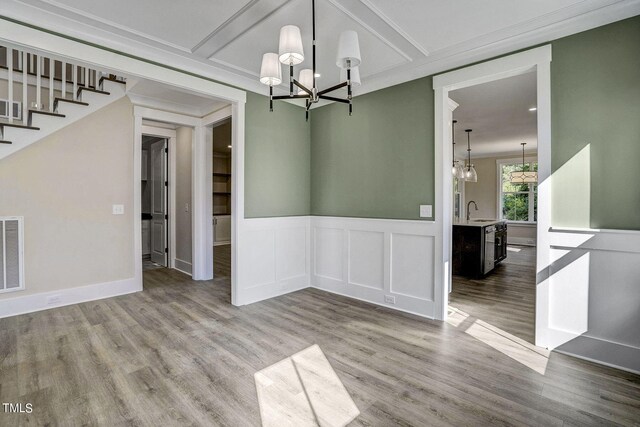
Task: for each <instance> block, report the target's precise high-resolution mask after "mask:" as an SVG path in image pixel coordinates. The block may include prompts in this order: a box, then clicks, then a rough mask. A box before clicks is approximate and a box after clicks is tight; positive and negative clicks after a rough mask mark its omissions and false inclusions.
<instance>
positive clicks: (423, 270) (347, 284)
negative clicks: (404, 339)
mask: <svg viewBox="0 0 640 427" xmlns="http://www.w3.org/2000/svg"><path fill="white" fill-rule="evenodd" d="M310 225H311V286H313V287H315V288H318V289H322V290H325V291H329V292H333V293H337V294H340V295H345V296H348V297H352V298H356V299H360V300H363V301H368V302H371V303H374V304H378V305H383V306H386V307H389V308H393V309H396V310H401V311H406V312H409V313H414V314H418V315H421V316H425V317H430V318H433V317H434V313H435V312H434V304H435V303H434V249H435V248H434V244H435V241H436V239H435V236H436V234H435V233H436V226H435V223H433V222H431V221H405V220H391V219H366V218H339V217H319V216H318V217H311V224H310ZM385 296H387V297H393V298H395V304H393V303H390V302H386V301H385Z"/></svg>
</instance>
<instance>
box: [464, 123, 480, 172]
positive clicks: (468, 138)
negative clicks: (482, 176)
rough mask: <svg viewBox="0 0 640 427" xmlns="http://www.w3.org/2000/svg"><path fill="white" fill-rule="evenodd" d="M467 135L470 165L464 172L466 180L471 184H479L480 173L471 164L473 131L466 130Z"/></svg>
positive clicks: (468, 164)
mask: <svg viewBox="0 0 640 427" xmlns="http://www.w3.org/2000/svg"><path fill="white" fill-rule="evenodd" d="M464 131H465V132H466V133H467V155H468V163H467V168H466V170H465V171H464V180H465V181H469V182H478V173H477V172H476V168H474V167H473V165H472V164H471V136H470V135H471V129H465V130H464Z"/></svg>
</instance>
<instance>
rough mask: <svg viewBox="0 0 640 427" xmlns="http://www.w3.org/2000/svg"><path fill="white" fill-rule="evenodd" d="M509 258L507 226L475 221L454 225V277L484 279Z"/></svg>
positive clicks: (503, 221) (493, 220)
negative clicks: (483, 277)
mask: <svg viewBox="0 0 640 427" xmlns="http://www.w3.org/2000/svg"><path fill="white" fill-rule="evenodd" d="M506 257H507V222H506V221H505V220H499V219H474V220H466V221H464V220H463V221H458V222H454V223H453V253H452V261H451V262H452V269H453V274H456V275H460V276H467V277H482V276H485V275H487V274H489V273H490V272H491V271H492V270H493V269H494V268H495V266H496V265H498V264H499V263H500V262H501V261H502V260H504V259H505V258H506Z"/></svg>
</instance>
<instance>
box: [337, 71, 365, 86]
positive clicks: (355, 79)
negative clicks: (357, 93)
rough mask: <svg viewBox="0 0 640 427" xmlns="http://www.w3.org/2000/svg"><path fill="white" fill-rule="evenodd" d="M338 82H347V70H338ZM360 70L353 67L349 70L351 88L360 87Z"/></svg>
mask: <svg viewBox="0 0 640 427" xmlns="http://www.w3.org/2000/svg"><path fill="white" fill-rule="evenodd" d="M340 81H341V82H346V81H347V70H345V69H344V68H341V69H340ZM360 84H361V83H360V68H358V67H353V68H351V86H360Z"/></svg>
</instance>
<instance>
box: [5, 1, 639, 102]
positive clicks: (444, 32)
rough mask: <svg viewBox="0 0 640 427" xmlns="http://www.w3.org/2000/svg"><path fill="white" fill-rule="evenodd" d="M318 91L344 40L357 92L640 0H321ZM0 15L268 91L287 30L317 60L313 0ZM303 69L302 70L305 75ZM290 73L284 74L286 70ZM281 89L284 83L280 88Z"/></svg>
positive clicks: (90, 6)
mask: <svg viewBox="0 0 640 427" xmlns="http://www.w3.org/2000/svg"><path fill="white" fill-rule="evenodd" d="M316 3H317V5H316V7H317V22H318V26H317V38H318V42H317V49H318V72H319V73H321V75H322V76H321V77H320V79H319V85H320V86H321V87H328V86H331V85H333V84H335V83H337V82H338V79H339V70H338V68H337V67H336V66H335V52H336V47H337V42H338V36H339V34H340V32H341V31H343V30H346V29H351V30H355V31H357V32H358V35H359V38H360V47H361V51H362V59H363V62H362V65H361V76H362V82H363V84H362V86H361V87H360V88H358V89H357V90H356V95H357V94H359V93H365V92H368V91H371V90H376V89H379V88H382V87H386V86H390V85H393V84H397V83H401V82H403V81H407V80H411V79H414V78H418V77H421V76H424V75H428V74H434V73H437V72H440V71H444V70H447V69H450V68H453V67H456V66H460V65H463V64H467V63H469V62H472V61H477V60H481V59H484V58H489V57H492V56H495V55H499V54H503V53H506V52H509V51H513V50H514V49H520V48H524V47H527V46H531V45H533V44H537V43H542V42H545V41H548V40H551V39H554V38H557V37H561V36H564V35H568V34H571V33H575V32H578V31H582V30H586V29H588V28H592V27H595V26H598V25H602V24H606V23H608V22H613V21H615V20H618V19H622V18H625V17H629V16H633V15H636V14H638V13H640V0H535V1H513V0H483V1H477V0H455V1H442V0H397V1H391V0H316ZM2 5H3V7H2V11H1V12H0V14H2V15H4V16H7V17H9V18H13V19H16V20H20V21H22V22H27V23H29V24H33V25H37V26H40V27H43V28H46V29H49V30H52V31H56V32H59V33H63V34H66V35H70V36H74V37H77V38H80V39H83V40H87V41H90V42H93V43H96V44H100V45H103V46H106V47H109V48H112V49H117V50H121V51H125V52H127V53H129V54H132V55H136V56H140V57H144V58H147V59H150V60H154V61H157V62H161V63H167V64H169V65H172V66H174V67H177V68H182V69H186V70H188V71H191V72H196V73H199V74H202V75H206V76H207V77H211V78H214V79H217V80H220V81H223V82H226V83H229V84H233V85H236V86H239V87H242V88H245V89H248V90H253V91H258V92H262V93H265V92H266V88H265V87H264V86H261V85H260V84H259V82H258V81H257V79H258V74H259V70H260V61H261V58H262V54H263V53H265V52H269V51H274V52H277V49H278V34H279V29H280V27H281V26H283V25H285V24H294V25H298V26H299V27H300V28H301V30H302V36H303V39H304V43H305V44H304V48H305V55H306V60H305V63H303V64H302V67H308V66H309V65H310V58H311V1H310V0H238V1H228V0H227V1H222V0H189V1H184V0H183V1H175V0H135V1H132V0H110V1H104V0H99V1H98V0H2ZM302 67H297V68H298V69H300V68H302ZM283 71H286V70H283ZM282 90H283V91H284V87H283V88H282Z"/></svg>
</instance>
